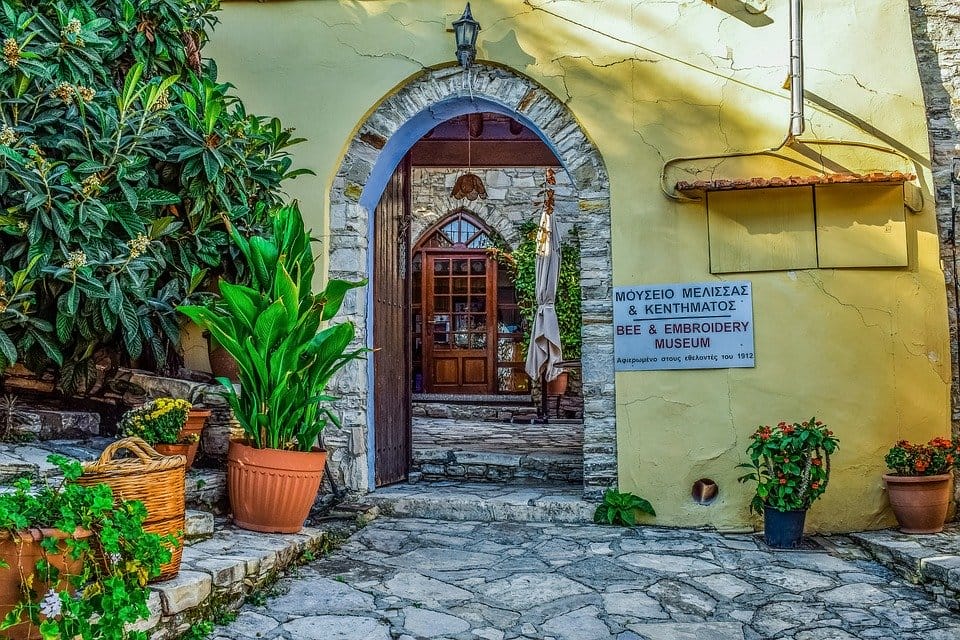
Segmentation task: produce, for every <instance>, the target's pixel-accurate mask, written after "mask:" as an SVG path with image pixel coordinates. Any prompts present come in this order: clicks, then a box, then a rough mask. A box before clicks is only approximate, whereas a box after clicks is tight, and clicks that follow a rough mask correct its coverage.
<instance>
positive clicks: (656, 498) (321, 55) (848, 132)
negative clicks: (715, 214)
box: [205, 0, 950, 530]
mask: <svg viewBox="0 0 960 640" xmlns="http://www.w3.org/2000/svg"><path fill="white" fill-rule="evenodd" d="M726 4H727V5H734V4H738V3H726ZM769 4H770V10H769V11H768V12H767V13H766V14H764V15H761V16H748V14H746V13H737V14H730V13H726V12H725V11H723V10H721V9H718V8H716V7H714V6H713V5H711V4H710V3H709V2H706V1H703V0H678V1H677V2H672V3H671V2H640V1H636V2H627V1H625V0H606V1H604V2H587V1H581V2H575V1H567V2H564V1H556V0H552V1H548V0H528V1H527V2H521V1H520V0H484V1H483V2H475V3H474V7H473V9H474V15H475V17H476V18H477V19H478V20H479V21H480V22H481V24H482V25H483V30H482V31H481V34H480V41H479V48H480V56H479V57H480V58H481V59H482V60H486V61H490V62H493V63H496V64H499V65H505V66H509V67H511V68H513V69H514V70H516V71H518V72H520V73H522V74H526V75H528V76H530V77H532V78H533V79H534V80H536V81H537V82H539V83H541V84H543V85H544V86H545V87H547V88H548V89H549V90H550V91H552V92H553V93H554V94H555V95H556V96H558V97H559V98H560V99H561V100H563V101H564V102H565V103H566V104H567V106H568V107H569V109H570V110H571V111H572V112H573V114H574V115H575V117H576V118H577V119H578V120H579V121H580V123H581V124H582V126H583V128H584V130H585V131H586V133H587V135H588V136H589V137H590V138H591V139H592V140H593V141H594V142H595V144H596V145H597V147H598V148H599V150H600V153H601V154H602V155H603V158H604V161H605V162H606V166H607V169H608V171H609V174H610V182H611V194H612V218H613V230H612V231H613V233H612V236H613V260H614V274H613V275H614V282H615V284H618V285H626V284H654V283H670V282H683V281H706V280H711V279H714V278H719V279H723V278H721V277H719V276H711V275H710V273H709V247H708V239H707V221H706V215H705V209H704V207H703V205H701V204H680V203H676V202H674V201H672V200H669V199H667V198H666V197H664V196H663V195H662V194H661V192H660V189H659V186H658V177H659V172H660V169H661V166H662V164H663V162H664V160H665V159H668V158H671V157H675V156H680V155H698V154H712V153H723V152H733V151H750V150H758V149H763V148H768V147H773V146H776V145H778V144H779V143H780V141H781V140H782V139H783V137H784V134H785V132H786V127H787V118H788V114H789V101H788V92H787V91H786V90H784V89H783V88H782V84H783V82H784V78H785V77H786V74H787V52H788V48H787V46H788V43H787V37H788V35H787V34H788V32H787V29H788V25H787V13H786V12H787V3H786V2H785V1H777V2H770V3H769ZM806 5H807V6H806V8H805V27H806V29H805V31H806V67H807V69H806V71H807V78H806V89H807V97H808V101H807V105H808V111H807V119H808V127H809V129H808V134H809V136H810V137H820V138H830V139H851V140H860V141H866V142H870V143H875V144H883V145H890V146H893V147H895V148H897V149H898V150H900V151H901V152H902V153H904V154H905V155H906V156H908V157H909V158H911V159H912V161H906V160H903V159H901V158H898V157H896V156H891V155H887V154H883V153H879V152H873V151H864V150H853V149H849V148H843V147H822V148H821V147H815V146H811V147H807V148H806V150H805V152H804V153H803V154H791V155H792V156H793V157H795V158H797V159H799V160H800V161H801V162H803V163H805V164H806V165H807V166H806V167H803V166H798V165H796V164H788V163H785V162H782V161H777V160H774V159H772V158H769V157H754V158H749V159H742V160H736V161H733V160H730V161H725V162H721V161H708V162H707V161H705V162H699V163H693V164H692V165H691V164H687V165H684V166H683V168H682V169H681V170H676V171H672V172H670V174H669V175H668V182H670V183H672V182H675V181H676V180H677V179H708V178H712V177H717V178H720V177H723V178H728V177H749V176H761V175H767V176H769V175H807V174H810V173H814V172H816V171H817V170H818V169H819V168H820V167H821V160H822V161H823V165H824V166H826V168H827V169H828V170H853V171H866V170H872V169H887V170H905V171H913V172H917V173H919V174H920V177H919V182H918V184H919V186H920V190H921V192H922V194H923V195H924V197H925V205H924V208H923V210H922V212H921V213H920V214H918V215H916V214H910V213H908V214H907V217H906V225H907V226H906V229H907V244H908V257H909V267H907V268H898V269H850V270H829V269H824V270H804V271H795V272H767V273H750V274H746V275H745V274H729V276H724V277H725V278H729V279H736V280H740V279H749V280H751V281H752V282H753V298H754V324H755V327H756V334H755V338H756V353H757V358H756V364H757V366H756V368H753V369H729V370H708V371H655V372H630V373H620V374H618V375H617V406H618V409H617V425H618V446H619V473H620V486H621V488H623V489H626V490H632V491H635V492H637V493H639V494H641V495H643V496H645V497H647V498H649V499H650V500H651V502H653V504H654V506H655V507H656V509H657V512H658V514H659V517H658V518H657V520H656V521H657V522H658V523H661V524H670V525H701V524H713V525H716V526H718V527H721V528H737V527H744V526H750V525H751V522H752V521H751V519H750V516H749V515H748V513H747V503H748V501H749V496H750V492H751V490H750V488H749V487H746V486H740V485H738V484H737V483H736V481H735V477H736V475H737V471H736V470H735V469H734V465H735V464H737V463H738V462H742V461H744V454H743V451H744V449H745V448H746V446H747V436H748V435H749V434H750V433H751V432H752V430H753V429H754V428H755V427H756V426H757V425H758V424H760V423H776V422H777V421H779V420H782V419H787V420H800V419H803V418H807V417H809V416H811V415H814V414H815V415H816V416H817V417H818V418H820V419H823V420H824V421H825V422H827V423H828V424H829V425H830V426H831V427H832V428H833V429H834V430H835V431H836V432H837V434H838V435H839V437H840V439H841V449H840V453H839V454H838V455H837V457H836V459H835V465H834V475H833V479H832V481H831V486H830V489H829V490H828V491H827V493H826V495H825V497H824V498H823V499H822V501H821V502H819V503H817V504H816V505H815V506H814V508H813V509H812V511H811V513H810V516H809V519H808V522H810V524H811V526H812V527H813V528H816V529H821V530H849V529H860V528H868V527H876V526H880V525H884V524H888V523H889V522H891V518H890V516H889V513H888V512H886V511H885V510H884V508H883V505H884V498H883V495H882V481H881V479H880V474H881V473H882V471H883V460H882V458H883V455H884V453H885V452H886V449H887V448H888V447H889V446H890V445H891V444H892V443H893V441H895V440H897V439H898V438H915V439H927V438H929V437H932V436H934V435H937V434H940V435H946V434H948V433H949V428H948V421H947V415H948V384H949V377H950V362H949V360H950V358H949V347H948V335H947V320H946V308H945V294H944V282H943V275H942V272H941V268H940V263H939V259H938V240H937V234H936V228H935V221H934V215H933V205H932V195H931V193H930V186H929V185H930V173H929V162H928V156H929V153H928V139H927V133H926V129H925V125H926V122H925V116H924V109H923V98H922V95H921V91H920V84H919V79H918V73H917V69H916V65H915V62H914V60H915V57H914V52H913V46H912V42H911V36H910V28H909V18H908V15H907V10H908V9H907V3H906V2H902V0H844V1H843V2H808V3H806ZM462 8H463V2H461V1H460V0H455V1H439V0H396V1H395V0H381V1H367V2H362V1H347V0H341V1H336V0H314V1H299V2H265V3H256V2H229V3H226V4H225V9H224V11H223V13H222V14H221V17H222V24H221V25H220V26H219V27H218V30H217V32H216V34H215V36H214V39H213V42H212V43H211V44H210V45H209V46H208V48H207V49H206V50H205V53H206V54H207V55H209V56H212V57H214V58H215V59H216V60H217V61H218V64H219V67H220V70H221V76H222V78H223V79H227V80H229V81H231V82H233V83H234V84H235V85H236V87H237V91H238V93H239V94H240V95H241V96H242V97H243V99H244V101H245V102H246V104H247V106H248V108H249V109H250V110H251V111H254V112H263V113H270V114H275V115H278V116H280V117H281V118H282V119H283V121H284V122H285V123H286V124H287V125H289V126H295V127H296V128H297V133H298V135H302V136H305V137H306V138H308V139H309V142H308V143H306V144H304V145H302V146H301V147H299V150H298V152H297V160H298V162H299V164H300V165H301V166H307V167H309V168H312V169H313V170H315V171H316V172H317V174H318V175H317V177H315V178H310V177H307V178H300V179H298V180H297V181H296V182H295V183H294V184H293V185H292V187H291V188H290V195H291V196H294V197H297V198H299V199H300V200H301V202H302V204H303V209H304V213H305V215H306V216H307V217H308V220H309V222H310V224H312V225H313V226H314V228H315V230H317V231H319V233H320V235H321V236H322V235H323V232H322V230H323V228H324V220H325V217H326V215H327V214H326V210H325V209H326V206H327V198H328V191H329V187H330V184H331V181H332V178H333V175H334V173H335V172H336V170H337V166H338V163H339V161H340V159H341V157H342V154H343V153H344V151H345V148H346V145H347V143H348V142H349V140H350V139H351V138H352V136H353V133H354V132H355V130H356V128H357V127H359V125H360V124H361V123H362V121H363V120H364V117H365V114H368V113H369V112H370V111H371V110H372V108H373V107H375V105H376V104H377V103H378V102H379V101H380V100H381V99H382V98H383V97H384V96H385V95H387V94H389V93H390V92H391V91H393V90H394V89H395V88H397V87H398V86H400V85H402V84H403V83H404V81H405V80H406V79H407V78H409V77H410V76H412V75H415V74H416V73H417V72H419V71H421V70H422V69H423V68H425V67H432V66H436V65H443V64H448V63H449V62H450V61H451V60H452V59H453V37H452V34H451V33H448V32H447V31H446V26H447V24H448V23H449V22H450V20H451V19H452V18H454V17H456V16H457V15H459V13H460V12H461V11H462ZM821 152H822V153H823V156H821V155H820V154H821ZM701 477H709V478H712V479H714V480H715V481H717V482H718V483H719V484H720V498H719V499H718V501H717V502H716V503H714V504H713V505H711V506H707V507H701V506H697V505H695V504H694V503H693V502H692V501H691V500H690V497H689V492H690V487H691V484H692V483H693V482H694V481H695V480H697V479H698V478H701Z"/></svg>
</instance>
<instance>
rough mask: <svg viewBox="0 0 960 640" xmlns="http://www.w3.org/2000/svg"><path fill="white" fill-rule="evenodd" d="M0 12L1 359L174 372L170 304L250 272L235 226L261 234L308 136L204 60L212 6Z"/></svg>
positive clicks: (144, 4)
mask: <svg viewBox="0 0 960 640" xmlns="http://www.w3.org/2000/svg"><path fill="white" fill-rule="evenodd" d="M0 9H2V11H0V44H2V52H0V256H2V270H0V276H3V278H4V281H3V282H0V371H2V370H3V369H5V368H7V367H8V366H9V365H10V364H12V363H13V362H15V361H20V362H22V363H24V364H25V365H27V366H28V367H29V368H30V369H33V370H35V371H39V370H42V369H45V368H48V367H51V366H53V365H56V366H57V367H58V368H59V369H60V371H61V375H62V379H61V384H62V385H63V386H64V387H66V388H68V389H76V388H84V387H86V386H88V385H89V383H90V382H91V380H92V376H93V374H94V372H95V369H96V367H95V366H94V363H95V360H96V359H97V358H100V359H102V356H104V355H105V354H106V355H108V356H110V358H111V359H112V360H113V361H117V358H118V354H119V358H120V359H121V360H122V358H130V359H141V362H144V363H146V364H147V365H149V366H152V367H153V368H154V369H156V370H158V371H166V372H169V371H172V370H176V368H177V367H178V366H179V364H180V362H178V361H177V351H176V346H177V344H178V343H179V338H180V325H179V324H178V320H177V316H176V313H175V307H176V305H178V304H182V303H184V302H197V301H200V300H202V299H203V297H204V296H205V295H209V294H206V293H205V291H207V290H210V291H213V290H215V287H214V286H213V282H214V281H215V279H216V278H218V277H220V276H226V277H227V278H228V279H229V280H233V281H237V280H240V281H243V280H244V278H246V277H247V275H246V274H244V273H241V272H239V270H240V269H242V265H243V261H242V260H235V258H237V249H236V245H235V244H232V243H231V242H230V232H229V231H228V229H229V228H231V227H232V228H234V229H236V230H237V231H238V233H240V234H241V235H244V236H246V237H249V236H252V235H257V234H262V233H269V221H268V216H267V213H266V212H267V211H268V210H269V208H271V207H272V206H274V205H276V204H277V203H278V202H279V201H280V200H281V197H282V194H281V192H280V188H281V183H282V182H283V181H284V180H285V179H288V178H292V177H295V176H296V175H298V174H300V173H302V172H303V170H292V169H291V164H292V159H291V157H290V156H289V153H288V147H289V146H290V145H292V144H295V143H296V142H298V141H299V140H297V139H295V138H293V137H292V136H291V132H290V131H289V130H288V129H285V128H284V127H283V126H282V125H281V123H280V122H279V121H278V120H277V119H276V118H268V117H262V116H256V115H252V114H248V113H247V112H246V110H245V108H244V106H243V104H242V103H241V102H240V101H239V100H238V99H237V98H236V97H233V96H232V95H231V93H230V89H231V85H229V84H227V83H224V82H221V81H220V80H219V79H218V77H217V68H216V65H215V64H214V62H213V61H211V60H203V59H202V57H201V49H202V47H203V45H204V43H206V41H207V39H208V34H209V31H210V29H212V27H213V26H214V25H215V23H216V15H215V11H216V10H217V9H218V3H217V2H216V1H215V0H83V1H80V0H58V1H52V0H41V1H32V2H26V1H23V0H0ZM15 274H22V275H20V276H19V286H14V285H13V284H12V279H13V277H14V275H15Z"/></svg>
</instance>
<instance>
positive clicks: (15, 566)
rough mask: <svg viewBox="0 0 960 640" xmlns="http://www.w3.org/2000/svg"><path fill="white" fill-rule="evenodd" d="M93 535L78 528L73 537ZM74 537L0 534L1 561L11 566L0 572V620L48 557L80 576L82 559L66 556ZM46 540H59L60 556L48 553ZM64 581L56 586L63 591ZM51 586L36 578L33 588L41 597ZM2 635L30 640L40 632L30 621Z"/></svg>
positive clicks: (54, 531)
mask: <svg viewBox="0 0 960 640" xmlns="http://www.w3.org/2000/svg"><path fill="white" fill-rule="evenodd" d="M91 535H93V534H92V533H91V532H90V531H87V530H85V529H77V531H76V532H74V534H73V537H74V538H75V539H83V538H89V537H90V536H91ZM69 537H71V536H70V534H66V533H64V532H63V531H60V530H58V529H27V530H25V531H20V532H18V533H17V534H16V535H14V536H11V535H10V534H8V533H0V560H3V561H4V562H6V563H7V564H8V565H9V567H8V568H6V569H0V620H2V619H3V618H4V617H5V616H6V615H7V614H8V613H10V611H12V610H13V608H14V607H15V606H16V605H17V603H18V602H19V601H20V597H21V591H20V588H21V585H22V584H23V582H24V580H27V579H29V577H30V576H31V575H32V574H33V573H34V571H35V570H36V564H37V560H39V559H41V558H46V560H47V561H48V562H49V563H50V564H51V565H53V566H54V567H56V568H57V569H58V570H59V571H60V572H61V574H66V575H77V574H79V573H80V572H81V571H82V569H83V561H82V560H73V559H71V558H70V557H69V556H68V555H67V554H66V553H64V552H65V551H66V548H67V543H66V539H67V538H69ZM44 538H56V539H58V540H60V542H59V543H58V545H57V546H58V548H59V549H60V551H61V553H59V554H52V555H51V554H48V553H47V552H46V551H45V550H44V549H43V547H41V546H40V542H41V540H43V539H44ZM64 580H65V579H63V578H62V579H61V581H60V583H59V584H58V585H56V586H55V588H56V589H58V590H59V589H62V588H63V587H64V586H66V585H65V582H64ZM50 587H51V585H50V584H48V583H46V582H43V581H41V580H39V576H38V577H37V578H36V579H35V581H34V583H33V585H32V588H33V591H34V592H35V593H37V594H40V598H43V595H44V594H46V592H47V591H48V590H49V589H50ZM0 636H2V637H4V638H10V639H11V640H27V639H33V638H39V637H40V630H39V629H38V628H37V627H35V626H33V625H32V624H31V623H29V622H23V623H20V624H18V625H15V626H13V627H11V628H9V629H4V630H3V631H2V632H0Z"/></svg>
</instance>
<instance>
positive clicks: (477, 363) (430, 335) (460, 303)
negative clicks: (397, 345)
mask: <svg viewBox="0 0 960 640" xmlns="http://www.w3.org/2000/svg"><path fill="white" fill-rule="evenodd" d="M423 258H424V264H423V275H424V276H425V277H424V291H423V297H424V299H423V312H424V313H423V319H424V322H425V327H424V332H423V334H424V345H423V363H424V367H423V369H424V370H423V377H424V391H426V392H427V393H454V394H483V393H495V392H496V389H497V380H496V364H497V362H496V349H495V345H496V344H497V300H496V297H497V263H496V262H495V261H494V260H493V259H492V258H491V257H490V256H488V255H487V253H486V252H485V251H466V252H462V253H459V252H458V253H454V252H448V251H430V250H427V251H424V253H423Z"/></svg>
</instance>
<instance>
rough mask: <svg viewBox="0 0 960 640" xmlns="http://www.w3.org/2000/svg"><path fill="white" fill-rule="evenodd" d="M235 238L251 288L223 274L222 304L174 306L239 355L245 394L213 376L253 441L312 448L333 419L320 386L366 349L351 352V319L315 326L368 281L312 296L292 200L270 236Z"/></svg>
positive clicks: (338, 283) (305, 245)
mask: <svg viewBox="0 0 960 640" xmlns="http://www.w3.org/2000/svg"><path fill="white" fill-rule="evenodd" d="M233 240H234V242H236V244H237V246H238V247H239V250H240V254H241V255H242V256H243V258H244V260H245V262H246V264H247V267H248V269H249V272H250V286H244V285H237V284H231V283H229V282H226V281H224V280H221V281H220V295H221V299H220V300H219V301H217V302H216V303H214V304H213V305H208V306H204V305H191V306H183V307H180V311H181V312H182V313H183V314H184V315H186V316H187V317H188V318H190V319H191V320H193V321H194V322H195V323H196V324H197V325H198V326H200V327H201V328H202V329H205V330H206V331H209V332H210V335H211V337H212V338H213V339H214V340H216V342H217V343H218V344H220V345H222V346H223V348H224V349H226V350H227V352H228V353H229V354H230V355H232V356H233V357H234V358H235V359H236V361H237V365H238V368H239V379H240V387H241V389H242V392H241V393H240V394H238V393H237V392H236V391H235V390H234V388H233V385H232V384H231V383H230V381H229V380H227V379H226V378H220V379H219V380H220V382H221V383H222V384H223V385H224V387H225V389H226V392H225V395H226V397H227V400H228V401H229V403H230V407H231V408H232V409H233V412H234V414H235V415H236V417H237V420H238V421H239V422H240V424H241V426H242V427H243V431H244V434H245V435H246V437H247V439H248V441H249V442H250V444H252V445H253V446H254V447H257V448H271V449H285V448H291V447H292V448H296V449H298V450H300V451H309V450H310V449H311V447H313V446H314V444H315V443H316V440H317V436H318V435H319V434H320V432H321V431H322V430H323V428H324V427H325V426H326V425H327V423H328V422H331V423H333V424H337V425H339V420H338V418H337V416H336V415H335V414H334V413H333V412H331V411H330V409H329V408H328V407H327V406H326V403H328V402H329V401H331V400H334V399H335V398H334V397H333V396H330V395H328V394H326V393H325V391H324V390H325V389H326V386H327V384H328V382H329V381H330V378H331V377H332V376H333V374H335V373H336V372H337V371H339V370H340V369H341V368H342V367H343V366H344V365H346V364H347V363H348V362H350V361H351V360H355V359H357V358H360V357H362V356H363V354H364V353H365V352H366V349H357V350H354V351H348V350H347V349H348V346H349V345H350V343H351V342H352V341H353V337H354V326H353V324H352V323H350V322H342V323H339V324H334V325H331V326H329V327H326V328H324V329H321V328H320V327H321V324H322V323H323V322H325V321H327V320H330V319H331V318H333V316H334V315H336V313H337V312H338V311H339V310H340V306H341V305H342V304H343V298H344V296H345V295H346V293H347V292H348V291H349V290H350V289H353V288H355V287H360V286H363V285H364V284H366V282H365V281H363V282H347V281H344V280H331V281H329V282H328V283H327V285H326V288H325V289H324V290H323V291H322V292H321V293H319V294H315V293H313V289H312V281H313V274H314V258H313V251H312V249H311V247H310V236H309V235H308V234H307V232H306V231H305V229H304V225H303V218H302V217H301V215H300V210H299V209H298V207H297V205H296V203H294V204H293V205H291V206H287V207H282V208H281V209H280V210H279V211H277V212H276V214H275V216H274V217H273V235H272V236H271V237H253V238H250V239H249V240H248V239H245V238H244V237H243V236H242V235H241V234H239V233H237V232H236V231H234V234H233Z"/></svg>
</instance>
